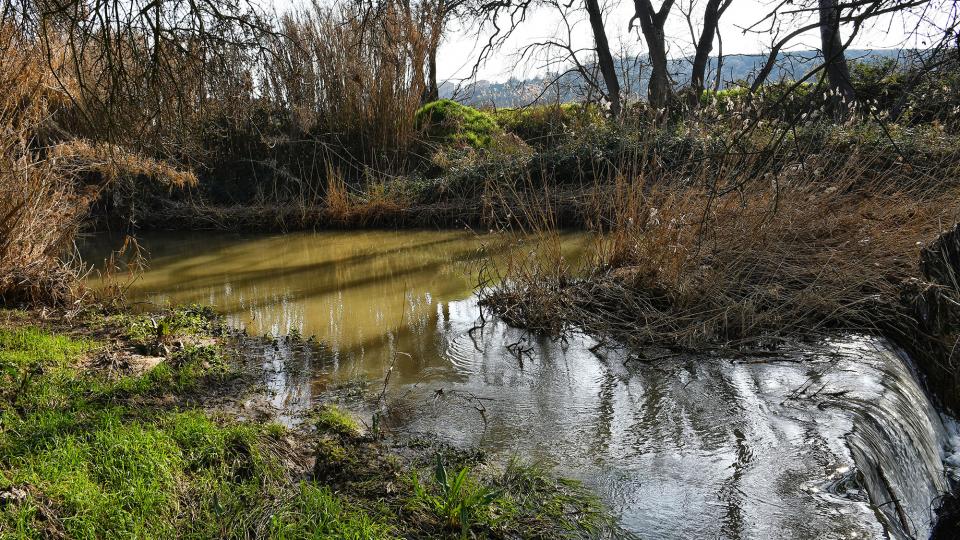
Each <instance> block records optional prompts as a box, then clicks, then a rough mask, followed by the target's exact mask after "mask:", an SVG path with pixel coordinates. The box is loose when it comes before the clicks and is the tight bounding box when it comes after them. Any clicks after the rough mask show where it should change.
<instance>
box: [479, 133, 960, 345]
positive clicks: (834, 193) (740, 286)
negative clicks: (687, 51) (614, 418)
mask: <svg viewBox="0 0 960 540" xmlns="http://www.w3.org/2000/svg"><path fill="white" fill-rule="evenodd" d="M811 150H812V149H811ZM816 150H817V152H813V151H811V152H809V153H808V154H807V156H806V158H805V159H803V160H802V161H798V162H797V163H796V164H795V165H793V166H788V167H785V168H784V169H782V170H781V171H780V172H779V173H772V172H761V173H760V174H756V175H753V176H752V177H751V175H750V174H747V173H744V172H743V171H750V170H759V171H763V170H764V168H763V167H757V164H756V163H755V160H756V159H758V158H757V157H756V156H742V157H739V158H737V157H731V156H727V157H725V158H724V159H723V160H722V161H721V162H720V163H719V164H718V165H716V164H715V166H703V168H702V170H700V171H695V170H692V169H685V170H679V171H676V170H674V171H670V170H664V169H661V170H656V169H654V168H650V167H647V168H641V169H634V170H635V171H639V172H637V173H635V174H633V175H631V176H626V175H619V176H617V177H616V178H615V179H613V180H612V181H611V182H610V183H608V184H606V185H598V186H597V187H596V188H595V189H594V192H593V196H592V198H591V199H592V200H591V201H590V202H589V203H588V205H589V207H590V208H592V211H591V212H590V213H591V214H592V215H593V216H595V218H594V221H593V225H594V227H595V228H596V229H598V230H602V231H603V232H604V234H600V235H597V240H596V242H595V245H594V248H593V252H594V253H593V256H592V258H591V260H590V262H589V263H588V264H586V265H585V266H584V267H582V268H572V267H571V266H570V264H569V263H567V262H566V261H565V260H564V259H563V254H562V253H561V250H560V249H559V243H558V242H557V240H556V238H555V232H556V229H555V227H553V223H554V222H555V220H554V218H553V217H552V216H553V215H554V213H552V212H551V211H549V209H548V210H547V211H546V212H544V210H543V208H542V205H535V204H534V203H533V201H542V200H543V199H544V198H547V197H545V196H544V195H542V194H539V195H538V194H537V193H536V192H535V193H534V194H531V193H527V194H526V195H523V194H518V193H517V192H512V193H511V200H512V201H513V202H512V208H511V212H513V213H516V214H524V215H525V216H526V217H525V221H528V222H531V223H534V224H536V226H535V227H534V230H535V232H536V233H537V234H538V235H539V236H540V238H542V242H541V243H542V244H543V245H544V246H545V247H546V249H544V250H541V256H540V257H537V258H530V257H527V258H523V259H515V260H511V261H509V262H508V263H506V264H505V265H500V266H499V267H498V268H496V269H494V272H495V275H498V277H499V278H500V279H501V285H500V286H499V287H497V288H495V289H494V290H492V291H488V292H487V293H486V294H485V296H484V298H483V302H484V303H485V304H486V305H488V306H490V307H491V308H493V309H494V311H496V312H497V313H499V314H501V315H502V316H503V317H504V318H506V319H507V320H508V321H510V322H511V323H513V324H516V325H519V326H523V327H527V328H531V329H534V330H538V331H543V332H547V333H549V334H553V335H561V334H563V333H565V332H568V331H571V330H574V329H579V330H586V331H587V332H589V333H591V334H594V335H598V336H608V337H611V338H614V339H616V340H619V341H620V342H621V343H625V344H629V345H634V346H643V345H650V344H657V345H665V346H677V347H703V346H708V345H709V346H715V345H722V346H728V347H736V346H742V345H744V344H745V343H747V342H754V343H756V342H759V343H768V344H769V343H776V342H778V341H780V340H791V339H800V338H803V337H808V336H810V335H814V334H817V333H820V332H825V331H827V330H835V329H837V328H841V329H847V330H855V331H875V330H881V331H882V330H884V329H886V328H888V327H889V325H890V324H891V323H892V322H893V321H892V320H886V319H894V318H896V317H900V316H902V313H901V311H902V310H901V309H900V308H899V295H900V290H901V285H902V283H903V282H904V280H906V279H908V278H911V277H913V276H916V275H918V264H917V260H918V253H919V250H920V247H921V246H922V245H924V244H925V243H928V242H931V241H932V240H934V239H935V238H936V237H937V235H938V234H940V233H941V232H943V231H944V230H946V229H947V228H950V227H952V226H953V224H954V223H956V222H957V221H958V219H960V207H958V205H957V203H956V201H957V200H958V196H960V181H958V180H960V178H958V177H956V176H949V174H952V173H950V172H949V171H951V170H952V169H950V168H948V167H941V168H939V169H937V170H936V171H931V172H930V173H928V174H922V173H919V172H917V171H916V170H914V171H910V170H908V168H907V166H905V165H903V164H901V163H898V162H896V161H894V165H893V166H892V167H890V166H888V167H886V168H877V166H876V165H877V163H878V161H879V160H880V159H884V160H886V159H888V158H887V157H885V156H876V155H871V154H865V153H863V152H862V151H861V152H857V150H856V149H854V151H852V152H849V153H848V152H843V153H840V152H837V153H833V152H831V151H830V149H829V148H823V149H816ZM814 171H816V172H814ZM823 171H829V174H828V175H827V174H823ZM942 174H948V176H946V177H943V176H941V175H942ZM531 191H533V190H531ZM541 193H542V192H541ZM524 197H526V198H525V199H524ZM517 200H521V201H522V200H526V201H527V203H528V204H523V203H522V202H521V203H519V204H518V203H517V202H516V201H517ZM544 255H545V256H544Z"/></svg>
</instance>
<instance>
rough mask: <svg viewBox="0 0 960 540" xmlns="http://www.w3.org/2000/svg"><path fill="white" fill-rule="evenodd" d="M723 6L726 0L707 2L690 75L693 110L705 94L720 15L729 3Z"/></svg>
mask: <svg viewBox="0 0 960 540" xmlns="http://www.w3.org/2000/svg"><path fill="white" fill-rule="evenodd" d="M721 4H724V0H707V7H706V9H705V10H704V13H703V29H702V30H701V32H700V39H699V40H697V49H696V54H695V55H694V57H693V70H692V72H691V74H690V90H691V91H690V108H692V109H695V108H697V107H699V106H700V96H701V95H702V94H703V89H704V86H705V82H704V80H705V79H706V76H707V61H708V60H710V52H711V51H712V50H713V38H714V36H715V35H717V25H718V24H719V23H720V14H721V13H723V10H724V9H726V5H729V2H726V5H724V6H722V7H721Z"/></svg>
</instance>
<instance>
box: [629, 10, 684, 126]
mask: <svg viewBox="0 0 960 540" xmlns="http://www.w3.org/2000/svg"><path fill="white" fill-rule="evenodd" d="M673 3H674V0H664V1H663V3H662V4H661V5H660V9H654V7H653V4H652V3H651V0H634V2H633V4H634V7H635V9H636V13H635V14H634V16H633V18H632V19H631V20H630V25H629V26H630V27H631V28H632V27H633V21H634V20H637V21H639V23H640V32H641V33H642V34H643V39H644V41H645V42H646V44H647V54H648V55H649V57H650V68H651V71H650V83H649V86H648V87H647V95H648V99H649V100H650V104H651V105H653V106H654V107H658V108H660V107H665V106H666V105H667V103H668V102H669V100H670V95H671V93H672V83H671V81H670V73H669V71H668V69H667V41H666V33H665V31H664V27H665V25H666V23H667V17H668V16H669V15H670V9H671V8H672V7H673Z"/></svg>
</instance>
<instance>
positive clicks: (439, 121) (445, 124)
mask: <svg viewBox="0 0 960 540" xmlns="http://www.w3.org/2000/svg"><path fill="white" fill-rule="evenodd" d="M414 118H415V122H416V126H417V129H420V130H422V131H424V132H425V133H426V134H427V137H429V138H430V139H431V140H434V141H438V142H442V143H447V144H455V145H461V146H464V145H465V146H471V147H473V148H486V147H487V146H489V145H490V141H491V140H492V138H493V136H494V135H495V134H497V133H499V132H500V126H498V125H497V122H496V120H494V119H493V116H491V115H490V114H488V113H485V112H482V111H478V110H477V109H474V108H473V107H468V106H466V105H462V104H460V103H457V102H456V101H453V100H449V99H441V100H439V101H434V102H431V103H427V104H426V105H424V106H423V107H421V108H420V109H419V110H418V111H417V113H416V116H415V117H414Z"/></svg>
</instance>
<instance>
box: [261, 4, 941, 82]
mask: <svg viewBox="0 0 960 540" xmlns="http://www.w3.org/2000/svg"><path fill="white" fill-rule="evenodd" d="M321 1H323V0H321ZM327 1H332V0H327ZM600 1H601V2H604V0H600ZM705 1H706V0H676V4H675V5H674V7H673V9H672V10H671V16H670V18H669V19H668V23H667V28H666V30H667V40H668V42H669V52H668V54H669V56H671V57H673V58H676V57H683V56H689V55H691V54H692V46H691V42H692V39H691V37H690V30H689V27H688V25H687V22H686V20H685V18H684V16H683V14H682V12H681V8H682V9H683V10H687V11H691V12H692V13H693V19H692V21H693V24H694V29H695V31H696V32H697V33H699V31H700V30H699V19H700V17H699V16H698V13H699V12H701V11H702V9H703V4H704V3H705ZM559 2H560V4H563V3H565V2H570V3H571V8H569V9H568V13H569V17H568V20H569V21H570V33H569V35H570V41H571V42H572V43H573V44H574V46H575V47H574V48H577V49H583V51H582V52H581V53H580V55H581V57H582V58H584V59H587V58H588V56H589V51H588V50H586V49H589V48H590V47H592V45H593V37H592V34H591V32H590V25H589V23H588V22H587V20H586V18H585V17H584V13H583V0H559ZM661 2H662V0H653V4H654V6H655V7H658V6H659V5H660V4H661ZM691 2H693V7H692V9H690V3H691ZM304 3H306V2H305V0H274V1H273V2H272V4H273V8H274V9H275V10H276V11H278V12H283V11H286V10H289V9H291V8H292V7H296V6H299V5H303V4H304ZM776 3H777V0H733V2H732V3H731V5H730V7H729V9H727V11H726V12H725V13H724V15H723V17H722V18H721V20H720V33H721V36H722V39H723V53H724V54H725V55H727V54H756V53H761V52H764V51H768V50H769V48H770V42H771V34H770V32H769V31H768V30H769V27H764V28H763V30H765V31H763V32H759V33H758V32H745V31H744V29H746V28H748V27H750V26H752V25H754V24H755V23H757V22H758V21H759V20H760V19H762V18H763V17H764V16H765V15H766V14H767V13H768V12H769V11H770V10H771V8H772V7H773V6H774V5H776ZM798 3H800V2H799V1H796V0H795V1H794V2H793V4H794V5H796V4H798ZM957 5H958V2H957V1H956V0H931V1H930V3H929V4H928V5H927V6H926V9H925V10H923V11H922V12H918V13H906V14H898V15H895V16H888V17H885V18H882V19H877V20H875V21H874V22H873V23H872V24H871V25H869V27H867V28H865V29H863V30H862V31H861V32H860V33H859V34H858V36H857V37H856V39H855V40H854V41H853V43H852V44H851V48H854V49H869V48H873V49H894V48H924V47H925V43H924V37H926V36H929V34H931V33H935V32H937V28H938V27H940V26H942V22H943V21H945V20H947V19H948V18H950V16H951V13H950V12H951V10H957V9H958V7H957ZM602 6H603V10H604V13H605V17H606V28H607V37H608V40H609V42H610V46H611V49H614V51H613V52H614V55H617V51H622V52H626V53H627V54H641V55H642V54H644V52H645V47H644V45H643V40H642V39H640V36H639V32H638V31H637V29H636V28H634V30H633V31H632V32H630V31H628V28H627V24H628V22H629V21H630V17H631V16H632V14H633V1H632V0H606V2H605V3H603V4H602ZM562 21H563V17H562V16H561V15H560V13H559V12H558V11H557V9H556V8H539V9H537V10H535V11H532V12H530V13H529V14H528V17H527V20H526V21H524V22H523V23H522V24H520V25H519V26H518V28H517V30H516V31H515V32H514V35H513V36H512V38H511V39H510V40H509V41H507V43H505V44H504V46H503V47H502V48H501V49H500V50H499V51H497V52H496V53H495V54H492V55H490V57H489V59H488V61H487V62H485V63H484V64H483V65H481V66H479V69H478V70H477V74H476V76H477V79H486V80H489V81H504V80H507V79H509V78H511V77H515V78H518V79H523V78H528V77H532V76H536V75H541V74H543V73H545V72H547V71H548V70H549V69H550V68H551V67H552V68H553V70H554V71H556V70H557V69H558V66H557V65H556V64H555V63H551V61H552V60H556V53H550V52H544V51H539V53H538V54H533V55H528V56H527V57H524V58H519V57H518V55H517V51H519V50H521V49H522V48H523V47H525V46H528V45H530V44H532V43H536V42H538V41H543V39H544V38H553V37H557V36H566V35H567V33H568V32H567V29H566V27H565V26H564V25H563V24H562ZM918 23H919V25H920V26H921V27H922V28H923V30H922V31H921V32H920V33H919V36H918V35H911V34H912V32H910V31H909V30H911V29H913V28H916V27H917V26H918ZM790 25H791V24H790V23H787V24H785V26H784V28H785V29H786V28H787V27H789V26H790ZM798 25H799V24H797V23H796V22H795V21H794V22H793V23H792V26H793V27H796V26H798ZM758 30H759V28H758ZM845 30H847V31H849V29H841V35H842V36H843V38H844V39H846V37H847V34H846V33H845ZM487 35H488V34H484V33H481V34H480V35H479V36H478V28H477V24H476V23H472V24H471V23H470V22H457V21H454V22H453V23H452V25H451V27H450V28H449V30H448V32H447V35H446V36H445V38H444V40H443V42H442V43H441V46H440V51H439V53H438V55H437V69H438V78H439V79H440V80H441V81H443V80H450V81H454V82H458V81H461V80H463V79H465V78H467V77H469V76H470V74H471V72H472V68H473V67H474V64H475V62H476V59H477V55H478V54H479V52H480V49H481V46H482V44H483V43H485V42H486V38H487ZM817 48H819V34H818V32H817V31H812V32H810V33H807V34H804V35H802V36H799V37H797V38H796V39H794V40H793V41H792V42H791V44H790V45H789V46H788V47H786V48H785V50H804V49H806V50H809V49H817ZM716 53H717V46H716V43H715V44H714V50H713V52H712V53H711V54H713V55H715V54H716Z"/></svg>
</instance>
